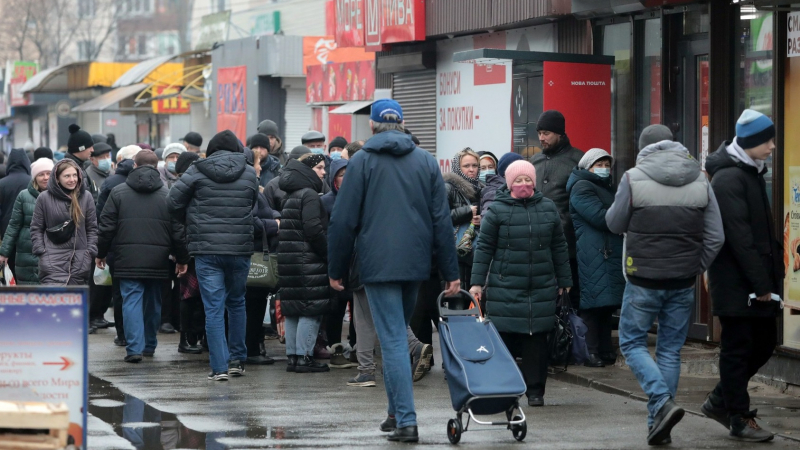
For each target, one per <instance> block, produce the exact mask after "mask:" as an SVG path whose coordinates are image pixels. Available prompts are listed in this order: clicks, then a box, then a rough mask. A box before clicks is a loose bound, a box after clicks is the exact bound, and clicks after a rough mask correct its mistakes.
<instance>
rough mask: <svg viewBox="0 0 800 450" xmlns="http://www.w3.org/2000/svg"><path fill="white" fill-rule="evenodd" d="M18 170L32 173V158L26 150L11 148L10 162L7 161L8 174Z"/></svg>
mask: <svg viewBox="0 0 800 450" xmlns="http://www.w3.org/2000/svg"><path fill="white" fill-rule="evenodd" d="M17 172H24V173H27V174H28V175H30V174H31V160H30V158H28V154H27V153H25V150H23V149H21V148H13V149H11V153H9V155H8V162H6V175H11V174H12V173H17Z"/></svg>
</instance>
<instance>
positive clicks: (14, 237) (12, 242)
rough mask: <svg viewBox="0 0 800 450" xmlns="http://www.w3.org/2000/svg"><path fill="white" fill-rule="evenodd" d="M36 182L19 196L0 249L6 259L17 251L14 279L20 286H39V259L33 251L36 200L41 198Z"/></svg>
mask: <svg viewBox="0 0 800 450" xmlns="http://www.w3.org/2000/svg"><path fill="white" fill-rule="evenodd" d="M35 182H36V180H33V181H31V184H30V185H28V189H26V190H24V191H22V192H20V193H19V195H18V196H17V200H16V201H15V202H14V210H13V211H12V212H11V221H10V222H8V228H7V229H6V235H5V236H3V245H2V246H1V247H0V255H3V256H5V257H6V258H8V257H10V256H11V255H12V254H13V253H14V251H15V250H16V252H17V259H16V263H15V266H14V278H15V279H16V281H17V284H20V285H23V284H39V258H37V257H36V256H34V254H33V250H32V249H31V219H32V218H33V210H34V208H35V207H36V198H38V197H39V191H37V190H36V188H34V187H33V183H35Z"/></svg>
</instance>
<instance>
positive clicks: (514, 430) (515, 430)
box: [511, 416, 528, 442]
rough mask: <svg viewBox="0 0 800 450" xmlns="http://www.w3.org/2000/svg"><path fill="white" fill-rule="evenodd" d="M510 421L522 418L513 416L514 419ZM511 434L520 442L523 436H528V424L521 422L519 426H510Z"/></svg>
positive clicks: (523, 438)
mask: <svg viewBox="0 0 800 450" xmlns="http://www.w3.org/2000/svg"><path fill="white" fill-rule="evenodd" d="M512 420H514V421H517V420H522V416H514V419H512ZM511 434H513V435H514V439H516V440H518V441H520V442H522V441H523V440H525V435H527V434H528V423H527V422H522V423H521V424H519V425H511Z"/></svg>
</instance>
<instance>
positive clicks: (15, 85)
mask: <svg viewBox="0 0 800 450" xmlns="http://www.w3.org/2000/svg"><path fill="white" fill-rule="evenodd" d="M26 81H28V78H27V77H26V76H24V75H20V76H17V77H15V78H12V79H11V80H10V81H9V82H8V91H9V97H10V99H11V102H10V103H11V106H26V105H28V104H29V103H30V99H29V98H28V96H27V95H25V94H23V93H22V92H20V91H21V90H22V86H23V85H24V84H25V82H26Z"/></svg>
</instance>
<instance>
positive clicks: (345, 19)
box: [334, 0, 364, 47]
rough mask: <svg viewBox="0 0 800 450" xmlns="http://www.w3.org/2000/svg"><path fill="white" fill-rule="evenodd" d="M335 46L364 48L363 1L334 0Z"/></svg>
mask: <svg viewBox="0 0 800 450" xmlns="http://www.w3.org/2000/svg"><path fill="white" fill-rule="evenodd" d="M334 11H335V12H334V16H335V17H336V30H335V36H336V45H338V46H339V47H363V46H364V0H335V10H334Z"/></svg>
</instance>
